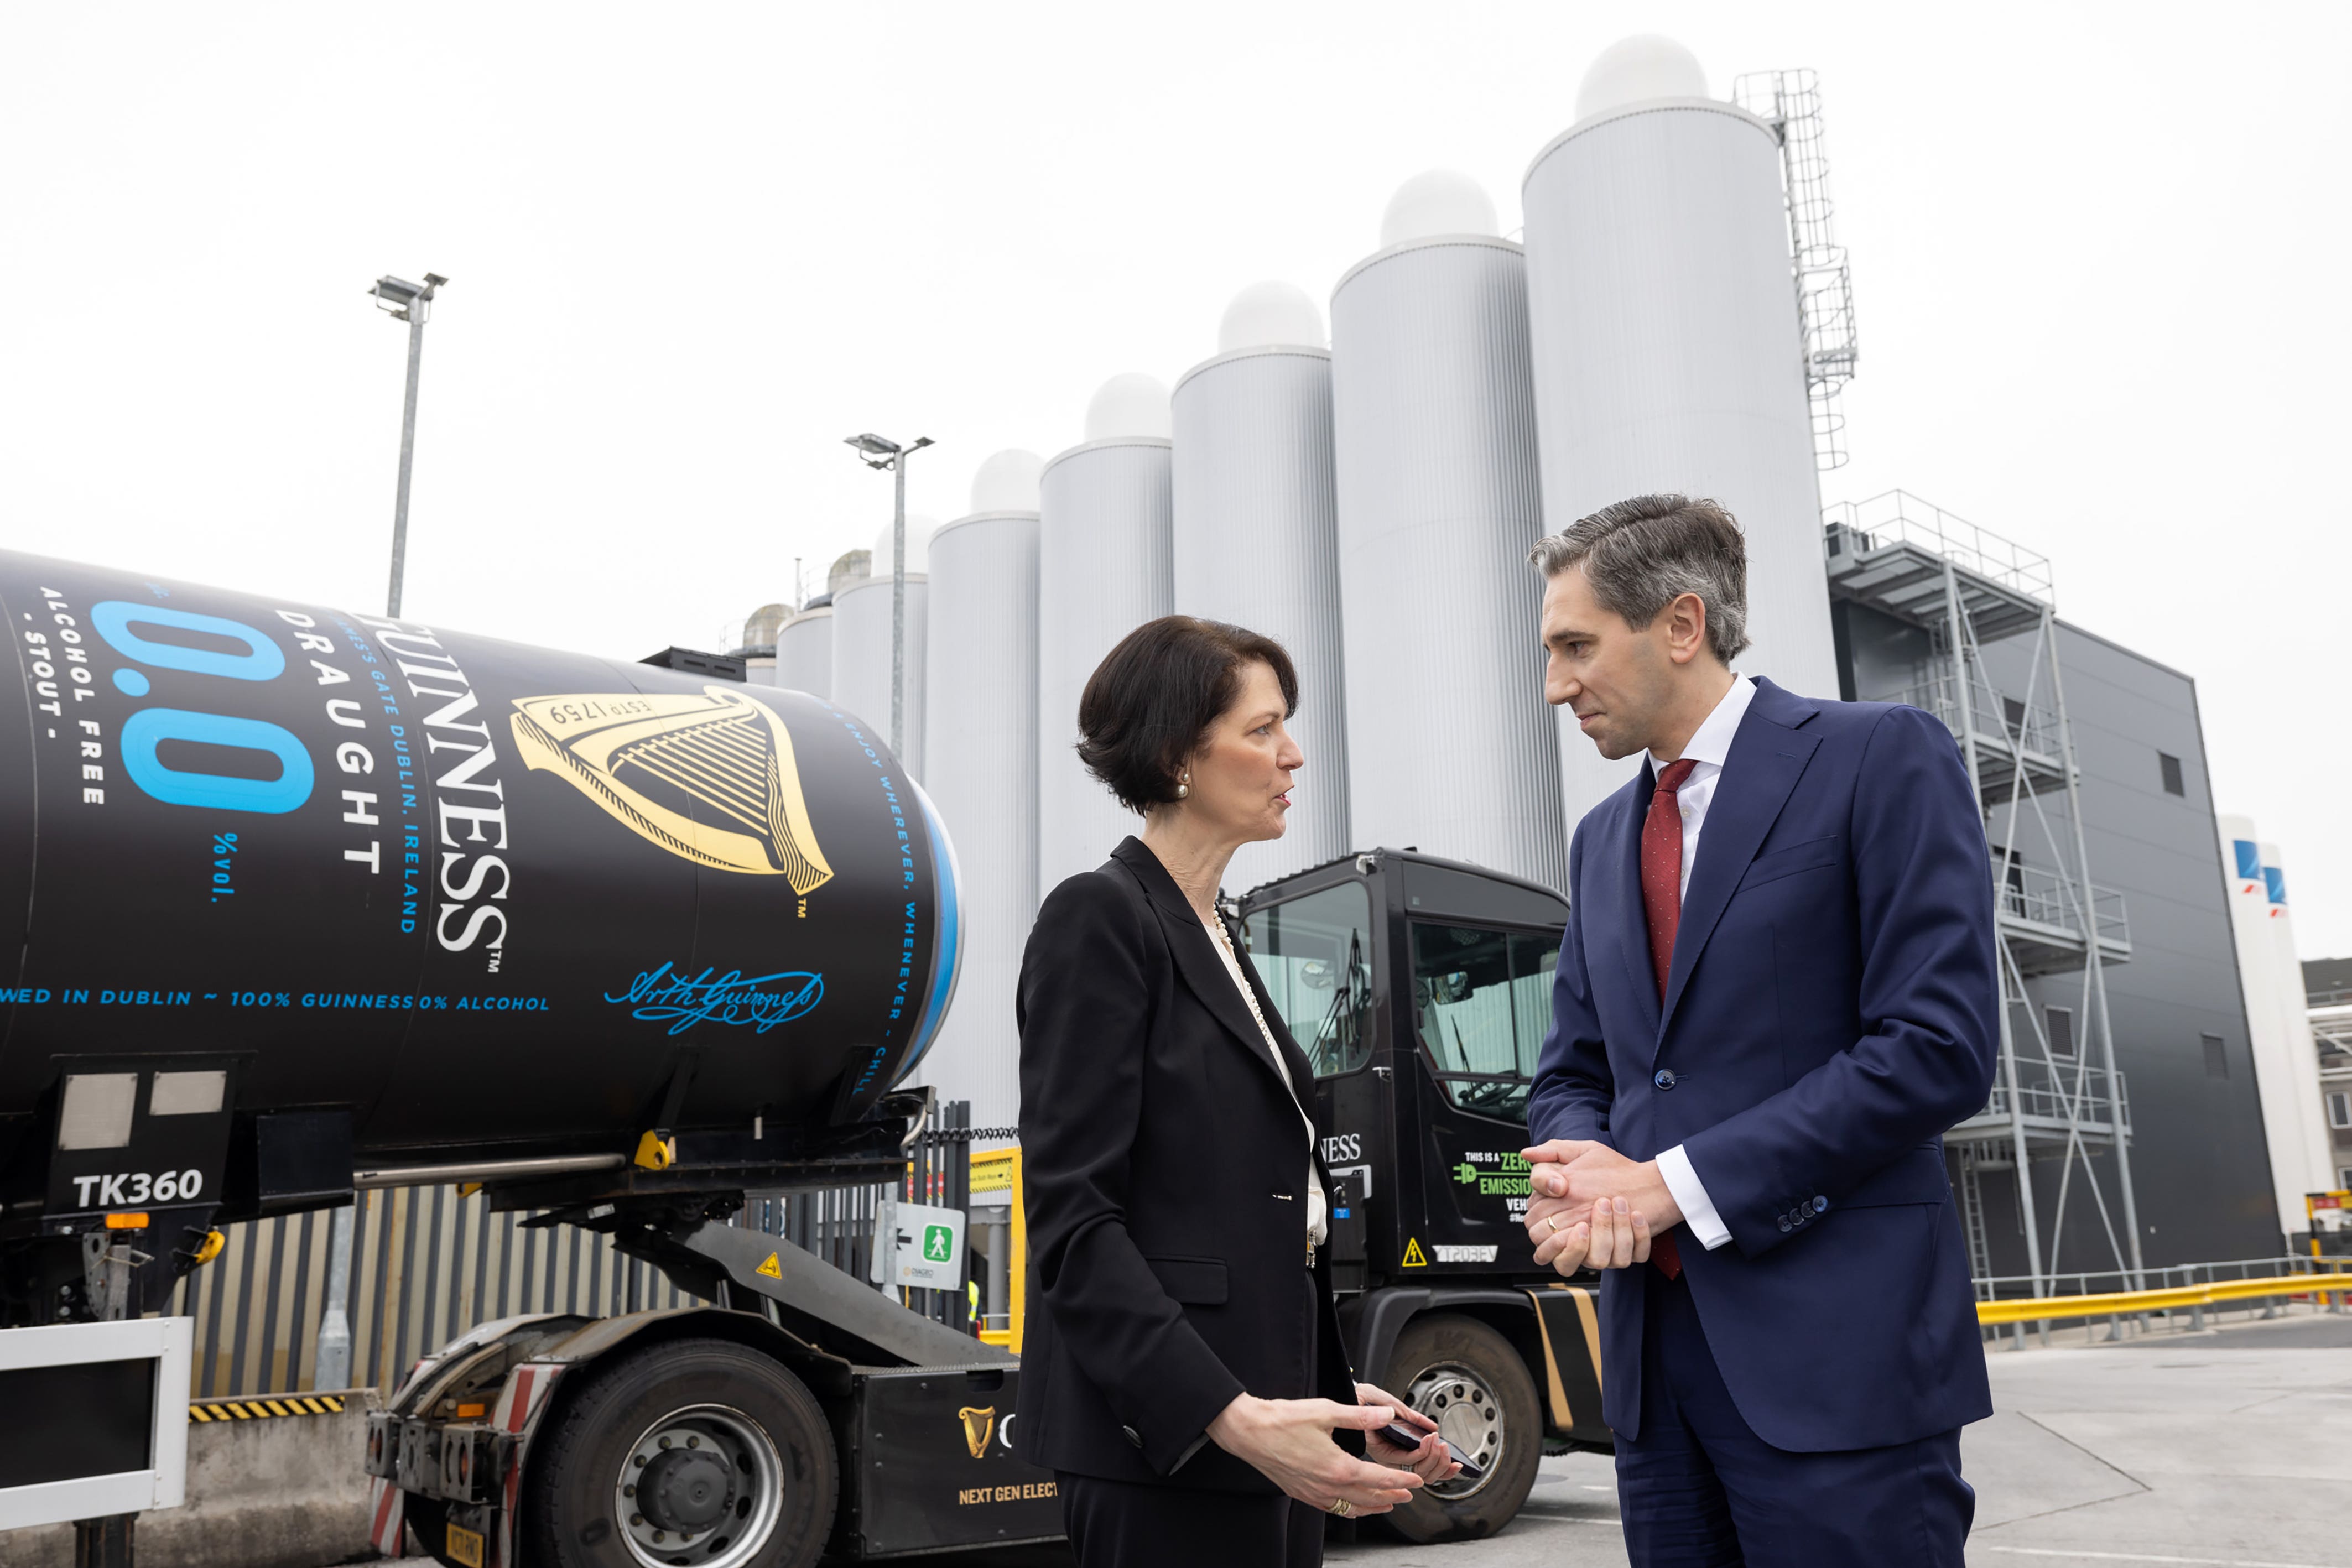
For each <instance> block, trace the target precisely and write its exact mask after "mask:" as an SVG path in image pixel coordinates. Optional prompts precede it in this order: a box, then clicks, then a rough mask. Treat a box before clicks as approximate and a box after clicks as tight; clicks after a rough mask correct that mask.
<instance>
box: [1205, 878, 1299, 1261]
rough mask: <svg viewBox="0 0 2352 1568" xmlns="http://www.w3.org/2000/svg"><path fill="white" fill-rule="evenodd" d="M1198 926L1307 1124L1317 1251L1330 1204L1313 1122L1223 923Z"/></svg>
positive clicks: (1208, 922)
mask: <svg viewBox="0 0 2352 1568" xmlns="http://www.w3.org/2000/svg"><path fill="white" fill-rule="evenodd" d="M1201 924H1202V925H1205V926H1207V927H1208V931H1209V940H1210V942H1211V943H1212V944H1213V945H1214V946H1215V947H1216V949H1217V956H1218V957H1220V958H1222V959H1223V960H1224V963H1225V973H1226V974H1228V975H1230V976H1232V977H1233V980H1234V988H1235V989H1236V990H1238V991H1240V992H1241V994H1242V1001H1243V1002H1244V1004H1245V1005H1247V1007H1248V1008H1249V1010H1250V1017H1251V1018H1253V1019H1256V1020H1257V1031H1258V1033H1259V1034H1261V1035H1263V1036H1265V1053H1266V1054H1267V1055H1268V1056H1271V1057H1272V1058H1274V1066H1275V1071H1277V1072H1280V1073H1281V1074H1282V1081H1283V1082H1285V1083H1286V1084H1288V1085H1289V1087H1290V1101H1291V1103H1292V1104H1294V1105H1297V1107H1298V1119H1299V1120H1300V1121H1301V1122H1303V1123H1305V1124H1306V1126H1307V1240H1308V1241H1310V1242H1312V1243H1313V1244H1314V1245H1316V1246H1318V1247H1320V1246H1322V1245H1323V1243H1324V1242H1325V1241H1327V1240H1328V1239H1330V1234H1331V1228H1330V1221H1329V1218H1328V1216H1329V1213H1330V1207H1331V1200H1330V1199H1329V1198H1328V1197H1326V1196H1325V1194H1324V1191H1323V1178H1322V1176H1319V1175H1318V1174H1317V1172H1316V1169H1315V1119H1314V1118H1313V1117H1311V1116H1309V1115H1307V1106H1306V1104H1305V1103H1303V1102H1301V1101H1300V1100H1299V1098H1298V1084H1297V1082H1296V1081H1295V1080H1293V1079H1292V1078H1291V1076H1290V1064H1289V1063H1288V1062H1287V1061H1284V1060H1283V1056H1282V1047H1281V1046H1279V1045H1277V1044H1276V1043H1275V1039H1274V1030H1271V1029H1269V1028H1267V1027H1266V1022H1265V1014H1264V1013H1263V1012H1260V1011H1259V1010H1258V1005H1257V993H1256V992H1255V991H1253V990H1251V989H1250V988H1249V982H1248V981H1247V980H1246V979H1244V977H1242V965H1241V957H1240V956H1239V955H1238V954H1236V953H1235V952H1234V944H1233V938H1232V937H1230V936H1227V935H1226V934H1225V930H1224V926H1223V923H1222V922H1217V921H1210V920H1203V921H1202V922H1201Z"/></svg>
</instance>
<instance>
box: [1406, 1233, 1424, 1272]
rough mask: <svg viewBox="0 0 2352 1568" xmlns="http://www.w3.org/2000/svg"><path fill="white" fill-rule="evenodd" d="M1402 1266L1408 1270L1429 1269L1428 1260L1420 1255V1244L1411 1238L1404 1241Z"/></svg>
mask: <svg viewBox="0 0 2352 1568" xmlns="http://www.w3.org/2000/svg"><path fill="white" fill-rule="evenodd" d="M1404 1266H1405V1267H1406V1268H1408V1269H1426V1268H1428V1267H1429V1260H1428V1259H1426V1258H1424V1257H1423V1256H1422V1255H1421V1242H1420V1241H1419V1239H1415V1238H1412V1237H1408V1238H1406V1239H1405V1244H1404Z"/></svg>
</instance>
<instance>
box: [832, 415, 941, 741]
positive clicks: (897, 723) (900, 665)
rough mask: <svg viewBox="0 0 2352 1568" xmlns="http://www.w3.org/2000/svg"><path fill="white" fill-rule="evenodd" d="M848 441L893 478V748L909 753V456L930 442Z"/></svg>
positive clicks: (925, 439)
mask: <svg viewBox="0 0 2352 1568" xmlns="http://www.w3.org/2000/svg"><path fill="white" fill-rule="evenodd" d="M847 444H849V445H851V446H855V447H856V448H857V450H858V452H859V454H860V455H861V460H862V461H863V462H864V463H865V465H866V466H867V467H868V468H887V469H888V470H890V473H891V476H892V477H893V479H894V480H895V481H896V482H895V483H894V484H893V486H892V487H891V488H892V491H893V497H892V501H891V506H890V752H891V755H892V756H894V757H898V758H901V759H902V761H903V759H904V758H905V757H906V755H907V745H906V742H907V459H908V458H909V457H912V456H913V455H915V454H916V453H918V452H920V451H921V450H922V449H923V448H924V447H926V446H929V444H931V438H930V437H929V436H928V435H919V436H917V437H916V438H915V439H914V441H913V442H912V443H911V444H908V445H905V446H901V445H899V444H898V443H897V442H895V441H886V440H884V439H883V438H882V437H881V436H878V435H876V434H873V433H872V432H870V431H869V432H867V433H866V434H864V435H853V436H850V437H849V438H848V442H847Z"/></svg>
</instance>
